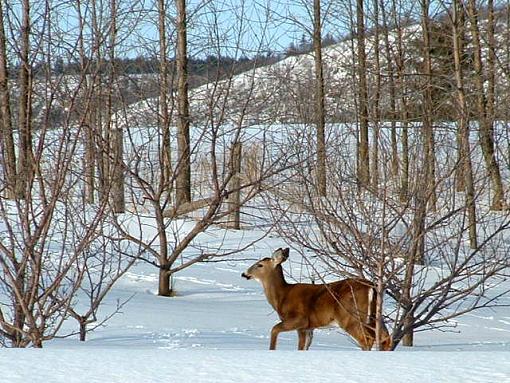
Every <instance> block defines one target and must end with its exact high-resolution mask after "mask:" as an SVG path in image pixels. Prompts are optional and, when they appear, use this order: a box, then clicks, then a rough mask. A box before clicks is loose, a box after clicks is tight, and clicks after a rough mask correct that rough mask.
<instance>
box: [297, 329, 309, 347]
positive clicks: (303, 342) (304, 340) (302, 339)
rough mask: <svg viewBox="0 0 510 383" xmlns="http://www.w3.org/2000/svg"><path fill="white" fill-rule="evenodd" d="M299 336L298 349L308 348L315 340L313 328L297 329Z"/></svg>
mask: <svg viewBox="0 0 510 383" xmlns="http://www.w3.org/2000/svg"><path fill="white" fill-rule="evenodd" d="M297 332H298V336H299V343H298V350H308V349H309V348H310V345H311V344H312V340H313V330H311V329H310V330H305V329H299V330H297Z"/></svg>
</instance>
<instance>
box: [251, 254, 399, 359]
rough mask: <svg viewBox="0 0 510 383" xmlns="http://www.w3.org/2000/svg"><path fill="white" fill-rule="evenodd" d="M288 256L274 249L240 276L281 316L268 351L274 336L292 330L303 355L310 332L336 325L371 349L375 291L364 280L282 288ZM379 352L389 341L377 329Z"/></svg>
mask: <svg viewBox="0 0 510 383" xmlns="http://www.w3.org/2000/svg"><path fill="white" fill-rule="evenodd" d="M288 257H289V248H285V249H282V248H279V249H277V250H275V251H274V253H273V255H272V257H271V258H263V259H260V260H259V261H257V262H255V263H254V264H253V265H252V266H250V267H249V268H248V269H247V270H246V271H245V272H244V273H242V274H241V276H242V277H244V278H246V279H248V280H250V279H254V280H256V281H258V282H260V283H261V284H262V287H263V288H264V293H265V295H266V298H267V300H268V302H269V304H270V305H271V306H272V307H273V308H274V310H275V311H276V312H277V313H278V316H279V317H280V322H279V323H277V324H276V325H275V326H274V327H273V328H272V330H271V342H270V345H269V349H270V350H275V349H276V342H277V338H278V334H279V333H281V332H285V331H294V330H295V331H297V333H298V350H308V349H309V348H310V346H311V344H312V340H313V330H314V329H317V328H323V327H331V326H334V325H337V326H339V327H340V328H342V329H343V330H345V331H346V332H347V333H348V334H349V335H350V336H351V337H353V338H354V339H355V340H356V341H357V343H358V344H359V346H360V347H361V349H362V350H366V351H367V350H371V349H372V346H373V345H374V343H375V340H376V335H375V327H376V326H375V324H376V318H375V310H376V299H374V298H375V296H376V290H375V287H374V285H373V283H371V282H369V281H368V280H365V279H361V278H359V279H356V278H348V279H344V280H339V281H336V282H331V283H324V284H308V283H287V282H286V281H285V278H284V275H283V268H282V263H283V262H285V261H286V260H287V258H288ZM380 339H381V342H380V349H381V350H384V351H388V350H391V349H392V341H391V336H390V335H389V333H388V331H387V329H386V327H385V326H384V325H382V326H381V337H380Z"/></svg>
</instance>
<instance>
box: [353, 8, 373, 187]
mask: <svg viewBox="0 0 510 383" xmlns="http://www.w3.org/2000/svg"><path fill="white" fill-rule="evenodd" d="M356 40H357V42H358V65H357V69H358V98H359V103H358V108H359V111H358V115H359V132H360V133H359V150H358V169H357V172H358V183H359V185H360V186H361V187H367V186H368V185H369V183H370V170H369V167H370V156H369V147H368V85H367V60H366V52H365V18H364V9H363V0H357V2H356Z"/></svg>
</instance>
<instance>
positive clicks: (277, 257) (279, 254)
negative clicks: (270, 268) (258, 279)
mask: <svg viewBox="0 0 510 383" xmlns="http://www.w3.org/2000/svg"><path fill="white" fill-rule="evenodd" d="M287 258H289V248H288V247H287V248H285V249H281V248H280V249H278V250H276V251H275V252H274V253H273V258H272V259H271V260H272V261H273V264H274V265H275V266H277V265H279V264H280V263H283V262H285V261H286V260H287Z"/></svg>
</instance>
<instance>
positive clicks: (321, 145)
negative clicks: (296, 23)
mask: <svg viewBox="0 0 510 383" xmlns="http://www.w3.org/2000/svg"><path fill="white" fill-rule="evenodd" d="M313 11H314V12H313V14H314V20H313V49H314V62H315V120H316V127H317V189H318V192H319V195H320V196H323V197H325V196H326V186H327V185H326V136H325V125H326V115H325V114H326V112H325V107H324V71H323V65H322V35H321V29H322V26H321V0H314V2H313Z"/></svg>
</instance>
